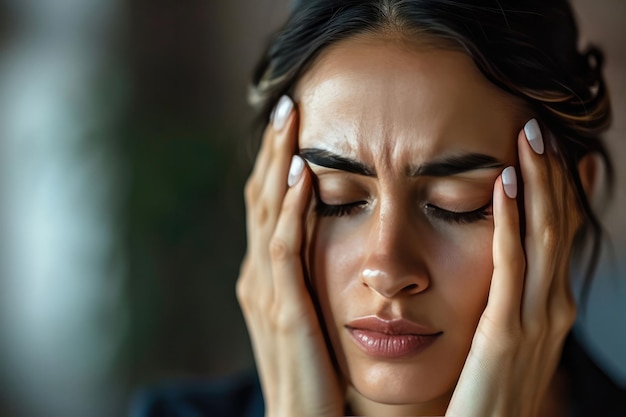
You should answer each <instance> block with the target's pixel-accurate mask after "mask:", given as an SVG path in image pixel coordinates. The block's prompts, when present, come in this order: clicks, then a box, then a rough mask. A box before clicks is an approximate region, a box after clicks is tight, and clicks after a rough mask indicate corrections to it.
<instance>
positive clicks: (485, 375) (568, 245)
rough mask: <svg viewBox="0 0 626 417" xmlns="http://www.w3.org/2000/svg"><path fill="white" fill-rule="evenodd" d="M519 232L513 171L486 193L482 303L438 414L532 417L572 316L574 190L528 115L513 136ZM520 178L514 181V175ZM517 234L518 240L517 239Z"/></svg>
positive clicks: (577, 221)
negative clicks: (489, 262)
mask: <svg viewBox="0 0 626 417" xmlns="http://www.w3.org/2000/svg"><path fill="white" fill-rule="evenodd" d="M517 145H518V152H519V164H520V171H521V178H522V180H523V185H524V187H523V189H524V193H523V194H524V195H523V210H524V213H525V226H526V227H525V232H524V236H522V235H521V232H520V214H519V210H518V205H517V198H522V195H521V193H520V194H519V195H518V193H517V180H516V174H515V170H514V169H513V168H507V169H506V170H505V171H504V172H503V173H502V175H500V176H499V177H498V179H497V180H496V183H495V186H494V193H493V217H494V224H495V228H494V238H493V262H494V269H493V276H492V280H491V287H490V291H489V299H488V302H487V306H486V308H485V310H484V312H483V315H482V316H481V319H480V321H479V324H478V327H477V329H476V333H475V335H474V339H473V341H472V347H471V349H470V352H469V355H468V357H467V360H466V362H465V366H464V368H463V370H462V372H461V376H460V379H459V381H458V383H457V386H456V389H455V391H454V394H453V396H452V400H451V402H450V405H449V407H448V410H447V412H446V416H449V417H473V416H475V417H489V416H500V417H536V416H538V415H539V412H540V411H539V410H540V408H541V406H542V402H543V400H544V398H545V396H546V393H547V391H548V387H549V384H550V382H551V381H552V378H553V376H554V373H555V370H556V367H557V365H558V363H559V359H560V356H561V351H562V347H563V343H564V340H565V337H566V336H567V334H568V332H569V330H570V329H571V327H572V325H573V323H574V320H575V317H576V305H575V302H574V300H573V296H572V293H571V288H570V282H569V277H570V274H569V264H570V256H571V250H572V244H573V240H574V235H575V233H576V231H577V230H578V228H579V227H580V225H581V214H580V210H579V209H578V207H579V206H578V203H577V200H576V197H575V196H576V193H575V190H574V188H573V185H572V184H571V182H570V178H569V175H568V174H567V173H566V172H565V171H564V168H562V167H561V164H560V163H559V161H558V160H557V157H556V155H555V153H556V151H555V150H554V149H552V148H551V147H550V146H545V152H544V144H543V139H542V135H541V131H540V128H539V125H538V123H537V122H536V120H534V119H533V120H531V121H530V122H528V123H527V124H526V126H525V127H524V129H523V130H522V131H521V132H520V134H519V136H518V141H517ZM520 182H521V181H520ZM522 239H523V241H522Z"/></svg>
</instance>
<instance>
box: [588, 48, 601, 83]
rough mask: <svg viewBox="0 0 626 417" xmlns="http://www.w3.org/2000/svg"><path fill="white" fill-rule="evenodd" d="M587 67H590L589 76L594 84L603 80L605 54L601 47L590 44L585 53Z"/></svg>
mask: <svg viewBox="0 0 626 417" xmlns="http://www.w3.org/2000/svg"><path fill="white" fill-rule="evenodd" d="M583 55H584V57H585V61H586V62H587V68H588V69H589V76H590V77H589V78H590V79H591V82H592V84H596V83H598V82H600V81H601V80H602V70H603V69H604V54H603V53H602V51H601V50H600V48H598V47H596V46H593V45H591V46H589V47H588V48H587V49H586V50H585V52H584V53H583Z"/></svg>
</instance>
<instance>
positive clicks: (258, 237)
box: [246, 96, 295, 258]
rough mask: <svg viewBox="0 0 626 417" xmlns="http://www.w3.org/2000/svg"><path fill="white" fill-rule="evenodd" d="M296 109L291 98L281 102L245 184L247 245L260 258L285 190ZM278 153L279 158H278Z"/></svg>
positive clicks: (265, 255)
mask: <svg viewBox="0 0 626 417" xmlns="http://www.w3.org/2000/svg"><path fill="white" fill-rule="evenodd" d="M293 107H294V105H293V102H292V101H291V99H290V98H289V97H287V96H283V97H282V98H281V99H280V101H279V103H278V104H277V106H276V108H275V111H274V112H273V113H272V115H273V116H272V118H271V121H270V124H269V125H268V127H267V128H266V132H265V137H264V140H263V145H262V148H261V150H260V152H259V156H258V158H257V163H256V164H255V167H254V170H253V172H252V174H251V176H250V179H249V180H248V183H247V184H246V206H247V211H248V213H247V217H246V221H247V233H248V245H249V246H250V247H252V251H253V253H254V254H258V255H261V257H262V258H266V257H267V244H268V241H269V239H270V237H271V234H272V232H273V231H274V227H275V225H276V218H277V216H278V212H279V210H280V205H281V204H282V198H283V196H284V193H285V190H286V185H285V180H284V177H285V175H286V174H285V172H286V170H287V167H288V164H289V161H288V159H289V157H290V155H291V154H293V149H292V148H293V147H294V146H295V145H291V144H287V146H285V141H287V142H288V140H289V138H290V135H292V133H291V132H290V130H289V129H291V127H292V125H293V117H292V113H293ZM277 150H278V152H279V154H280V155H281V156H280V157H276V152H277ZM276 171H278V173H277V172H276ZM270 172H271V173H272V174H270ZM281 175H282V176H281ZM278 177H280V178H278ZM268 190H271V192H268ZM257 247H259V248H258V249H257Z"/></svg>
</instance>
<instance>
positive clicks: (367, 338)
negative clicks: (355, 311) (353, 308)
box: [345, 316, 443, 358]
mask: <svg viewBox="0 0 626 417" xmlns="http://www.w3.org/2000/svg"><path fill="white" fill-rule="evenodd" d="M345 327H346V329H347V330H348V332H349V333H350V335H351V336H352V339H353V340H354V342H355V343H356V344H357V346H358V347H359V348H360V349H361V350H362V351H364V352H365V353H366V354H368V355H370V356H373V357H379V358H402V357H407V356H413V355H417V354H418V353H420V352H422V351H424V350H425V349H427V348H428V347H430V346H431V345H432V344H433V343H434V342H435V341H436V340H437V338H438V337H439V336H441V335H442V334H443V332H438V331H436V330H433V329H431V328H428V327H426V326H422V325H420V324H417V323H414V322H412V321H409V320H406V319H396V320H384V319H381V318H379V317H376V316H370V317H363V318H360V319H357V320H353V321H351V322H350V323H348V324H347V325H346V326H345Z"/></svg>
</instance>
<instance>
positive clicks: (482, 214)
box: [424, 201, 492, 224]
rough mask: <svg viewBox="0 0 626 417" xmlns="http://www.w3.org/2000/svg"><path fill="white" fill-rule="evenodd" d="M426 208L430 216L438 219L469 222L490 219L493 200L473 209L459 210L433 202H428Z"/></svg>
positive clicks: (460, 222) (461, 222)
mask: <svg viewBox="0 0 626 417" xmlns="http://www.w3.org/2000/svg"><path fill="white" fill-rule="evenodd" d="M424 210H425V211H426V213H427V214H428V215H429V216H431V217H434V218H435V219H437V220H442V221H444V222H447V223H456V224H467V223H474V222H477V221H480V220H486V219H488V218H489V217H490V216H491V215H492V202H491V201H490V202H489V203H487V204H485V205H484V206H482V207H479V208H477V209H476V210H472V211H463V212H459V211H452V210H446V209H444V208H441V207H437V206H435V205H432V204H426V205H425V206H424Z"/></svg>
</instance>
